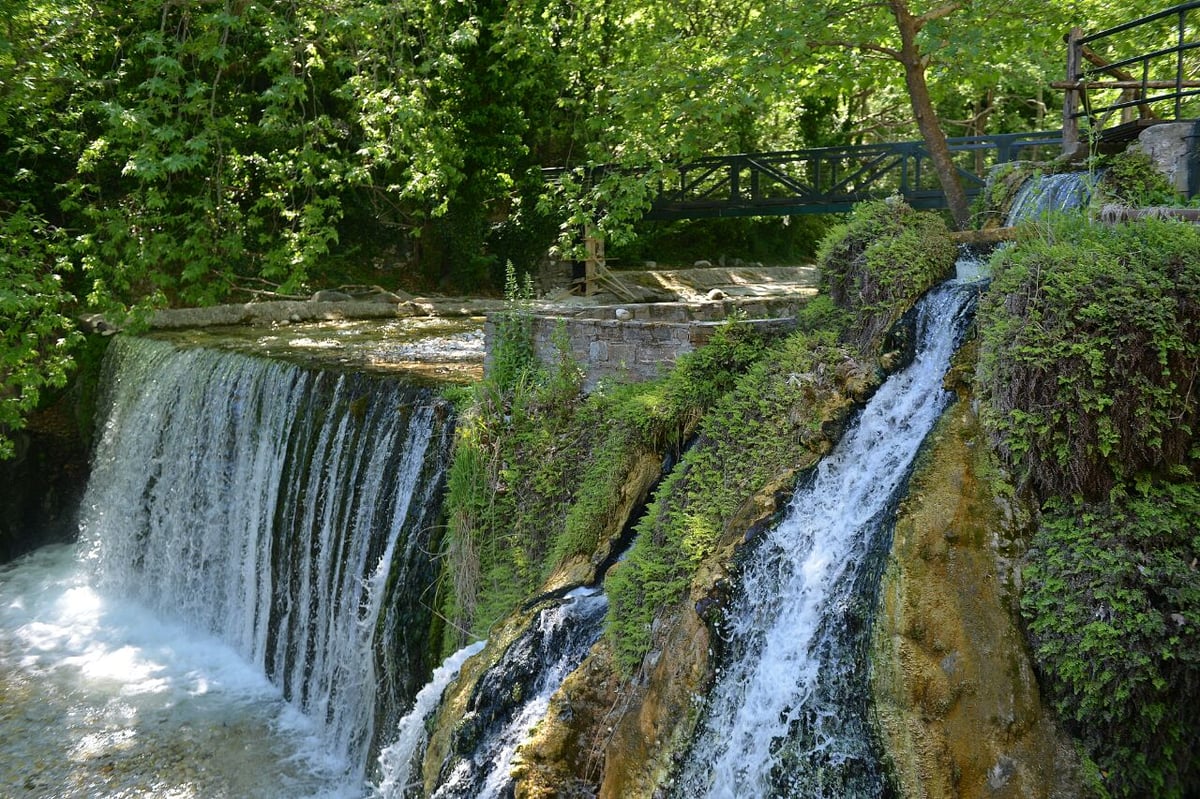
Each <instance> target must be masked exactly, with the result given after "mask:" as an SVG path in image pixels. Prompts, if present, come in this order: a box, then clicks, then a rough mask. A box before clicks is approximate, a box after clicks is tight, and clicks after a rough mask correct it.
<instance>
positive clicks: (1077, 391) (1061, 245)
mask: <svg viewBox="0 0 1200 799" xmlns="http://www.w3.org/2000/svg"><path fill="white" fill-rule="evenodd" d="M992 269H993V272H994V282H993V284H992V287H991V290H990V292H989V293H988V295H987V296H986V297H985V298H984V301H983V302H982V304H981V307H980V311H979V314H980V329H981V331H982V336H983V338H982V346H981V349H980V363H979V375H978V381H979V389H980V395H981V397H982V399H983V401H984V408H983V419H984V421H985V423H986V424H987V425H988V426H989V427H990V428H991V429H992V430H993V431H994V432H995V435H996V439H997V443H998V445H999V447H1000V449H1001V451H1002V452H1003V453H1004V454H1005V455H1006V456H1007V458H1008V459H1009V460H1010V462H1011V463H1012V464H1013V466H1014V467H1015V468H1016V470H1017V476H1018V478H1019V479H1020V480H1023V481H1026V480H1027V481H1030V482H1032V483H1033V484H1034V485H1035V487H1036V488H1037V489H1038V490H1039V492H1040V493H1041V495H1042V496H1045V497H1049V496H1054V495H1060V496H1066V497H1070V496H1072V495H1074V494H1082V495H1083V496H1085V497H1087V498H1090V499H1098V498H1103V497H1104V495H1105V494H1106V492H1107V491H1108V490H1109V489H1110V488H1112V487H1113V486H1114V485H1116V484H1119V483H1124V482H1127V481H1130V480H1132V479H1134V478H1135V477H1137V476H1138V475H1139V474H1142V473H1144V472H1153V473H1155V474H1164V475H1165V474H1167V473H1170V472H1172V471H1173V470H1175V469H1178V468H1184V473H1185V474H1187V473H1188V471H1187V470H1188V469H1190V468H1191V466H1192V465H1193V459H1194V458H1195V454H1194V453H1193V452H1192V447H1193V446H1194V444H1193V441H1194V437H1195V433H1196V431H1197V422H1198V421H1200V419H1198V415H1200V399H1198V398H1197V396H1196V393H1195V391H1193V390H1192V387H1193V386H1194V384H1195V380H1196V378H1197V376H1198V375H1200V301H1198V300H1197V297H1200V231H1197V230H1196V228H1195V227H1193V226H1191V225H1187V224H1182V223H1178V222H1169V221H1164V220H1155V219H1150V220H1145V221H1144V222H1139V223H1137V224H1125V225H1116V226H1104V225H1092V224H1089V223H1088V222H1087V220H1085V219H1084V218H1082V217H1064V218H1062V219H1060V220H1058V221H1057V222H1055V223H1053V224H1047V225H1038V226H1036V227H1033V228H1030V232H1029V234H1028V235H1026V236H1025V238H1023V239H1022V240H1021V241H1020V242H1019V243H1018V246H1016V247H1012V248H1007V249H1002V250H1000V251H998V252H997V254H996V256H995V257H994V258H993V260H992Z"/></svg>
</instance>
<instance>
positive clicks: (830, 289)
mask: <svg viewBox="0 0 1200 799" xmlns="http://www.w3.org/2000/svg"><path fill="white" fill-rule="evenodd" d="M956 255H957V249H956V248H955V246H954V242H953V240H952V239H951V238H950V232H949V230H948V229H947V228H946V223H945V222H944V221H943V220H942V218H941V217H940V216H939V215H937V214H934V213H928V212H921V211H914V210H913V209H912V208H910V207H909V206H908V205H906V204H904V203H903V202H901V201H899V200H884V201H878V202H867V203H860V204H859V205H856V206H855V207H854V212H853V213H852V214H851V216H850V219H849V221H848V222H846V223H845V224H843V225H838V226H836V227H834V228H833V229H831V230H830V231H829V234H828V235H827V236H826V237H825V239H824V240H823V241H822V242H821V247H820V250H819V251H818V254H817V265H818V266H819V267H820V270H821V288H822V290H823V291H824V292H827V293H828V294H829V297H830V298H831V299H832V300H833V302H834V303H835V304H836V305H837V306H838V307H840V308H843V309H845V310H847V311H850V312H851V313H853V314H854V315H855V317H856V322H855V325H854V328H853V331H852V334H851V338H852V340H853V341H855V343H857V344H858V345H859V347H861V348H862V349H864V350H870V349H873V348H875V347H876V346H878V344H879V342H880V341H881V339H882V336H883V334H884V333H886V332H887V330H888V329H889V328H891V326H892V325H893V324H895V323H896V321H897V320H898V319H899V318H900V317H901V315H903V314H904V312H905V311H907V310H908V309H909V308H911V307H912V305H913V303H914V302H915V301H916V300H917V298H918V297H920V296H921V295H922V294H923V293H925V291H927V290H928V289H930V288H931V287H933V286H934V285H935V284H936V283H937V282H938V281H940V280H942V279H944V278H946V277H947V276H948V275H950V274H952V273H953V271H954V261H955V257H956Z"/></svg>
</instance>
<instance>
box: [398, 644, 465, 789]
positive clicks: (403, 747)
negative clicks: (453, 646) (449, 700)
mask: <svg viewBox="0 0 1200 799" xmlns="http://www.w3.org/2000/svg"><path fill="white" fill-rule="evenodd" d="M486 644H487V641H476V642H475V643H473V644H470V645H469V646H464V647H463V648H462V649H460V650H458V651H457V652H455V653H454V654H452V655H451V656H450V657H448V658H446V659H445V660H444V661H443V662H442V665H440V666H438V667H437V668H436V669H434V670H433V676H432V677H430V679H429V682H428V683H426V685H425V687H424V688H422V689H421V690H420V691H418V692H417V697H416V699H414V700H413V705H412V709H410V710H409V711H408V713H406V714H405V715H404V718H402V719H400V722H399V724H397V734H396V738H395V740H394V741H392V742H391V743H390V744H388V746H387V747H386V748H385V749H384V750H383V751H382V752H380V753H379V771H380V773H381V774H382V775H383V778H382V779H381V780H380V782H379V785H378V787H377V789H376V792H377V795H378V796H379V797H380V798H381V799H401V797H403V796H406V795H409V794H410V793H412V792H414V791H416V790H418V789H419V787H420V786H419V784H418V783H417V782H416V780H415V777H414V773H419V768H420V766H419V762H418V761H419V760H420V758H421V757H422V756H423V755H424V754H425V745H426V744H427V743H428V742H429V734H428V731H427V730H426V729H425V722H426V721H428V719H429V716H430V715H432V714H433V711H434V710H436V709H437V705H438V702H440V701H441V700H442V694H443V693H444V692H445V691H446V686H447V685H449V684H450V682H451V681H452V680H454V678H456V677H457V676H458V672H459V669H461V668H462V664H463V663H464V662H465V661H466V660H467V658H469V657H471V656H472V655H476V654H478V653H479V652H480V651H482V650H483V647H484V646H485V645H486Z"/></svg>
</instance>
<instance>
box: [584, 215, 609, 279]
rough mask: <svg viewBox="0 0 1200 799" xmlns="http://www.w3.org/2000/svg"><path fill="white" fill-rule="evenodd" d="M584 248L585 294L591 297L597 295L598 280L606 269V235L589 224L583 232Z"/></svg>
mask: <svg viewBox="0 0 1200 799" xmlns="http://www.w3.org/2000/svg"><path fill="white" fill-rule="evenodd" d="M583 246H584V252H585V257H584V262H583V293H584V296H588V297H590V296H591V295H593V294H595V293H596V279H597V277H599V275H600V272H601V270H603V269H604V234H602V233H600V231H598V230H596V228H595V227H593V226H592V225H591V224H590V223H589V224H588V225H587V226H586V227H584V230H583Z"/></svg>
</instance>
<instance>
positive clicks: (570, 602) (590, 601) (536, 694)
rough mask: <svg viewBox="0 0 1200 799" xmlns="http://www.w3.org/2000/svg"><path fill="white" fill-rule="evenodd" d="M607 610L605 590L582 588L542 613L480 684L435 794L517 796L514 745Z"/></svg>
mask: <svg viewBox="0 0 1200 799" xmlns="http://www.w3.org/2000/svg"><path fill="white" fill-rule="evenodd" d="M607 608H608V600H607V599H606V598H605V596H604V594H602V593H600V592H599V591H598V590H596V589H579V590H577V591H574V592H572V593H571V594H569V595H568V596H567V597H566V599H565V600H563V601H560V602H556V603H555V604H553V605H550V606H548V607H546V608H543V609H542V610H540V611H539V612H538V615H537V618H536V619H535V620H534V621H533V622H532V623H531V624H530V625H529V627H528V629H526V631H525V632H524V633H523V634H522V635H521V636H520V637H518V638H517V639H516V640H515V641H513V643H512V644H510V645H509V647H508V649H507V650H505V652H504V655H503V656H501V658H500V660H499V661H498V662H497V663H496V664H495V665H494V666H492V667H491V668H490V669H488V671H487V672H486V673H485V674H484V675H483V677H482V678H481V679H480V680H479V682H478V684H477V685H476V686H475V689H474V692H473V693H472V695H471V699H470V701H469V702H468V705H467V715H466V717H465V718H464V719H463V720H462V722H461V723H460V724H459V725H458V726H457V727H456V730H455V734H454V740H453V742H452V743H451V749H452V753H451V755H450V757H449V758H448V759H447V760H446V762H445V763H444V764H443V765H442V770H441V775H440V777H439V780H438V787H437V789H436V790H435V791H434V793H433V796H434V797H436V799H497V798H498V797H502V796H511V795H512V778H511V777H510V776H509V771H510V769H511V767H512V764H513V759H514V756H515V755H516V753H517V748H518V747H519V746H520V745H521V744H522V743H523V742H524V741H525V739H526V738H527V737H528V735H529V732H530V731H531V730H532V729H533V727H534V725H535V724H537V723H538V722H539V721H541V720H542V718H543V717H544V716H545V715H546V711H547V709H548V708H549V706H550V698H551V696H553V694H554V692H555V691H557V690H558V688H559V687H560V686H561V685H562V682H563V680H565V679H566V678H567V675H569V674H570V673H571V672H572V671H574V670H575V669H576V668H577V667H578V666H579V664H580V663H581V662H583V659H584V657H585V656H586V655H587V653H588V651H589V650H590V649H591V648H592V645H593V644H595V643H596V640H597V639H598V638H599V637H600V631H601V627H602V625H603V622H604V614H605V611H606V610H607ZM417 795H419V794H417Z"/></svg>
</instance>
